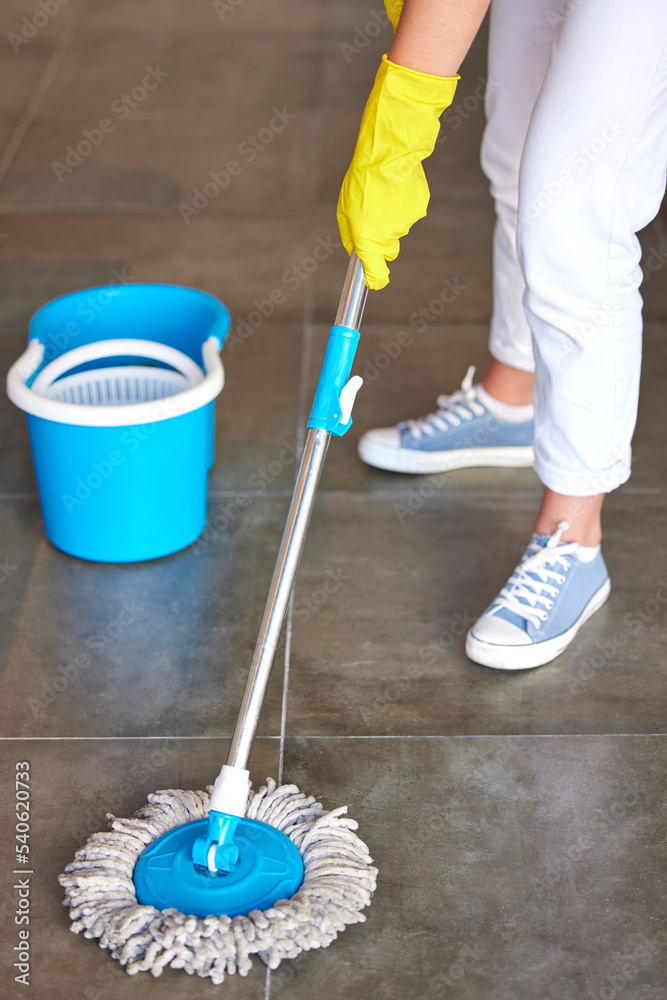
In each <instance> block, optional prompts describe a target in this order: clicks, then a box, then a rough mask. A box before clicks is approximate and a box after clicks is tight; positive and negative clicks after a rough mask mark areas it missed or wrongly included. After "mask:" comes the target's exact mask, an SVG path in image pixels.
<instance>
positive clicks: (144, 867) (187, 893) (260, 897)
mask: <svg viewBox="0 0 667 1000" xmlns="http://www.w3.org/2000/svg"><path fill="white" fill-rule="evenodd" d="M207 827H208V820H207V819H198V820H195V821H194V822H192V823H184V824H183V825H182V826H177V827H174V829H173V830H169V831H168V832H167V833H165V834H163V835H162V836H161V837H158V839H157V840H155V841H153V843H152V844H150V845H149V846H148V847H147V848H146V850H145V851H144V853H143V854H142V855H141V857H140V858H139V860H138V861H137V864H136V866H135V869H134V885H135V889H136V893H137V900H138V902H139V903H141V904H142V906H155V907H156V908H157V909H158V910H166V909H168V908H169V907H172V908H173V909H175V910H179V911H180V912H181V913H191V914H194V916H196V917H202V918H203V917H207V916H209V915H213V916H217V917H219V916H222V915H223V914H226V915H227V916H229V917H236V916H238V915H239V914H243V915H247V914H248V913H250V911H251V910H266V909H268V908H269V907H270V906H273V905H274V904H275V903H276V902H278V900H280V899H289V898H290V896H293V895H294V893H295V892H296V891H297V889H298V888H299V886H300V885H301V883H302V882H303V860H302V858H301V855H300V853H299V850H298V848H297V847H296V846H295V845H294V844H293V843H292V841H291V840H290V839H289V837H287V836H286V835H285V834H284V833H282V832H281V831H280V830H277V829H276V828H275V827H273V826H269V825H268V823H260V822H258V821H257V820H254V819H245V818H244V819H241V820H239V824H238V827H237V829H236V832H235V834H234V841H235V843H236V844H237V846H238V848H239V863H238V865H237V867H236V868H235V869H234V871H232V872H228V873H225V874H222V875H213V876H211V873H209V872H206V870H205V869H202V868H199V866H197V868H195V865H194V863H193V861H192V845H193V844H194V842H195V840H196V839H197V838H198V837H202V836H206V830H207Z"/></svg>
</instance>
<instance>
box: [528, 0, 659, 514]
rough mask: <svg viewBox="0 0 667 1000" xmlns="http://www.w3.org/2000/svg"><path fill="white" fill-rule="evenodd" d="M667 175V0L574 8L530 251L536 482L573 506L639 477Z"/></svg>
mask: <svg viewBox="0 0 667 1000" xmlns="http://www.w3.org/2000/svg"><path fill="white" fill-rule="evenodd" d="M666 164H667V4H666V3H665V0H634V2H633V3H628V2H627V0H572V3H571V6H570V13H569V15H568V16H567V18H566V19H565V21H564V22H563V24H562V26H561V28H560V31H559V33H558V35H557V37H556V39H555V42H554V46H553V51H552V57H551V60H550V63H549V67H548V69H547V73H546V76H545V80H544V84H543V86H542V89H541V91H540V94H539V97H538V99H537V102H536V104H535V108H534V110H533V114H532V117H531V122H530V127H529V130H528V135H527V138H526V143H525V147H524V153H523V157H522V161H521V172H520V180H519V191H520V195H519V222H518V230H517V243H518V252H519V259H520V261H521V265H522V269H523V273H524V278H525V281H526V294H525V297H524V305H525V309H526V315H527V317H528V321H529V324H530V327H531V330H532V333H533V342H534V351H535V363H536V364H535V394H534V402H535V449H536V461H535V469H536V471H537V473H538V475H539V476H540V478H541V479H542V481H543V483H544V484H545V485H546V486H548V487H550V488H551V489H552V490H555V491H556V492H557V493H563V494H566V495H570V496H591V495H594V494H596V493H602V492H608V491H609V490H612V489H615V488H616V487H617V486H619V485H620V484H621V483H623V482H625V480H626V479H627V478H628V476H629V474H630V441H631V438H632V433H633V431H634V426H635V420H636V414H637V397H638V390H639V373H640V365H641V331H642V321H641V308H642V300H641V295H640V293H639V285H640V282H641V278H642V272H641V267H640V264H639V262H640V257H641V250H640V246H639V241H638V239H637V237H636V235H635V234H636V232H637V231H638V230H639V229H641V228H642V227H643V226H645V225H647V224H648V223H649V222H650V221H651V219H652V218H653V217H654V216H655V214H656V212H657V211H658V209H659V206H660V201H661V199H662V196H663V193H664V190H665V173H666Z"/></svg>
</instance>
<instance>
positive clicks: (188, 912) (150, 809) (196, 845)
mask: <svg viewBox="0 0 667 1000" xmlns="http://www.w3.org/2000/svg"><path fill="white" fill-rule="evenodd" d="M366 294H367V289H366V285H365V281H364V273H363V268H362V266H361V263H360V261H359V259H358V258H357V256H356V254H355V253H353V254H352V256H351V258H350V264H349V267H348V270H347V275H346V278H345V284H344V286H343V292H342V295H341V300H340V304H339V307H338V313H337V315H336V322H335V325H334V326H333V327H332V328H331V332H330V334H329V340H328V343H327V349H326V353H325V357H324V363H323V366H322V371H321V374H320V378H319V382H318V386H317V390H316V393H315V400H314V403H313V408H312V411H311V414H310V420H309V422H308V428H309V430H308V435H307V438H306V443H305V447H304V452H303V457H302V459H301V465H300V468H299V473H298V476H297V480H296V485H295V488H294V495H293V497H292V502H291V505H290V509H289V513H288V516H287V523H286V525H285V531H284V533H283V538H282V541H281V545H280V550H279V552H278V557H277V560H276V567H275V570H274V573H273V578H272V580H271V586H270V589H269V595H268V598H267V603H266V608H265V611H264V616H263V618H262V623H261V626H260V631H259V636H258V639H257V645H256V647H255V652H254V654H253V659H252V663H251V666H250V671H249V675H248V680H247V682H246V687H245V691H244V695H243V701H242V704H241V709H240V712H239V717H238V720H237V723H236V728H235V731H234V736H233V738H232V744H231V748H230V751H229V756H228V759H227V763H226V764H223V766H222V770H221V771H220V774H219V775H218V777H217V779H216V781H215V784H214V785H213V786H209V787H208V788H207V789H206V791H184V790H182V789H165V790H162V791H158V792H155V793H154V794H152V795H149V796H148V803H147V804H146V805H145V806H143V807H142V808H141V809H139V811H138V812H137V813H136V814H135V816H134V817H132V818H130V819H119V818H116V817H115V816H112V815H110V814H109V815H108V816H107V819H108V820H109V823H110V830H109V831H108V832H100V833H94V834H92V836H91V837H89V839H88V841H87V842H86V844H85V845H84V846H83V847H82V848H81V849H80V850H79V851H77V853H76V855H75V858H74V861H73V862H71V864H69V865H68V866H67V868H66V869H65V874H63V875H61V876H60V878H59V881H60V884H61V885H62V886H63V888H64V889H65V897H66V898H65V901H64V902H65V906H67V907H69V915H70V918H71V920H72V924H71V928H70V929H71V930H72V931H74V933H77V934H78V933H83V935H84V936H85V937H87V938H92V939H97V940H98V942H99V945H100V947H101V948H106V949H108V950H109V951H110V952H111V955H112V957H113V958H115V959H117V960H118V961H119V962H120V963H121V965H122V966H124V968H125V969H126V971H127V972H128V973H129V974H130V975H134V974H135V973H137V972H144V971H150V972H151V973H152V974H153V975H154V976H159V975H160V973H161V972H162V970H163V969H164V968H166V967H167V966H169V967H171V968H172V969H184V970H185V972H187V973H189V974H190V975H192V974H196V975H198V976H202V977H209V978H210V979H211V980H212V982H213V983H215V984H216V985H218V984H220V983H222V982H223V980H224V977H225V975H226V974H227V975H232V974H234V973H238V974H239V975H242V976H245V975H247V974H248V972H249V971H250V968H251V967H252V962H251V956H252V955H258V956H259V958H260V959H261V960H262V961H264V962H265V963H266V965H268V966H269V968H271V969H276V968H277V967H278V965H279V964H280V962H281V961H282V960H283V959H285V958H295V957H296V956H297V955H299V954H300V953H301V952H302V951H309V950H310V949H313V948H325V947H327V946H328V945H329V944H331V942H332V941H333V940H335V938H336V937H337V935H338V933H339V932H340V931H342V930H344V928H345V927H346V926H347V925H349V924H354V923H361V922H363V921H364V920H365V919H366V918H365V916H364V914H363V913H362V910H363V909H364V908H365V907H367V906H368V905H369V904H370V901H371V896H372V894H373V892H374V890H375V886H376V877H377V869H375V868H373V867H372V858H371V857H370V855H369V853H368V848H367V847H366V845H365V844H364V843H363V841H362V840H361V839H360V838H359V837H358V836H357V834H356V833H355V830H356V829H357V823H356V822H355V821H354V820H353V819H350V818H349V817H348V816H347V815H346V814H347V807H346V806H341V807H339V808H337V809H333V810H330V811H326V810H325V809H324V808H323V806H322V805H321V804H320V803H319V802H317V801H315V798H314V797H313V796H312V795H310V796H307V795H304V794H303V793H302V792H300V791H299V789H298V788H297V787H296V786H295V785H280V786H276V783H275V781H273V780H271V779H268V780H267V783H266V785H264V786H263V787H261V788H260V789H259V790H258V791H256V792H253V791H252V789H251V786H250V779H249V772H248V770H247V763H248V760H249V757H250V750H251V748H252V744H253V741H254V737H255V732H256V729H257V723H258V721H259V714H260V711H261V706H262V702H263V700H264V694H265V691H266V687H267V684H268V680H269V675H270V672H271V667H272V665H273V659H274V655H275V650H276V647H277V645H278V641H279V638H280V632H281V630H282V626H283V622H284V620H285V614H286V612H287V606H288V603H289V599H290V594H291V592H292V587H293V584H294V579H295V577H296V572H297V569H298V566H299V561H300V558H301V552H302V550H303V545H304V542H305V537H306V532H307V530H308V524H309V522H310V516H311V513H312V509H313V506H314V502H315V497H316V494H317V487H318V484H319V480H320V476H321V473H322V468H323V466H324V460H325V457H326V453H327V448H328V445H329V441H330V439H331V436H332V435H335V436H342V435H343V434H344V433H345V432H346V431H347V430H348V429H349V428H350V426H351V424H352V420H351V412H352V406H353V404H354V399H355V396H356V394H357V391H358V389H359V387H360V386H361V385H362V382H363V380H362V379H361V378H360V377H359V376H353V377H352V378H350V370H351V367H352V362H353V360H354V354H355V351H356V347H357V343H358V341H359V326H360V323H361V317H362V314H363V309H364V304H365V301H366Z"/></svg>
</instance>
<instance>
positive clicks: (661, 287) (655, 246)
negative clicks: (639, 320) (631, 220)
mask: <svg viewBox="0 0 667 1000" xmlns="http://www.w3.org/2000/svg"><path fill="white" fill-rule="evenodd" d="M665 219H667V209H665V208H663V211H662V213H661V215H659V216H658V218H657V219H655V220H654V221H653V222H652V223H651V225H649V226H647V227H646V229H643V230H642V231H641V233H639V238H640V242H641V246H642V251H643V253H642V270H643V273H644V282H643V284H642V287H641V293H642V298H643V299H644V318H645V319H656V320H662V322H663V323H664V322H665V320H667V272H666V271H665V265H666V264H667V232H666V231H665Z"/></svg>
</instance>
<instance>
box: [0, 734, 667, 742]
mask: <svg viewBox="0 0 667 1000" xmlns="http://www.w3.org/2000/svg"><path fill="white" fill-rule="evenodd" d="M648 736H651V737H654V736H663V737H667V733H611V732H610V733H449V734H448V733H440V734H438V733H432V734H428V733H423V734H422V735H421V736H409V735H407V734H404V735H392V734H389V733H378V734H377V735H374V736H370V735H369V736H353V735H350V736H345V735H341V736H334V735H332V734H324V735H322V736H316V735H302V734H295V735H294V736H292V737H290V738H291V739H294V740H406V741H416V740H570V739H595V738H596V737H599V738H600V739H609V738H612V739H614V738H616V737H619V738H620V737H624V738H628V739H634V738H635V737H639V738H643V737H648ZM231 738H232V737H231V736H0V743H28V742H31V743H49V742H51V743H65V742H69V743H73V742H75V741H78V742H88V743H92V742H97V743H122V742H127V743H138V742H147V741H148V740H156V741H157V740H162V741H164V740H172V741H175V740H181V741H183V742H186V741H187V742H194V741H195V740H199V741H202V742H203V741H209V742H211V741H213V740H228V741H231ZM271 740H278V741H280V736H258V737H257V738H256V742H257V743H262V742H269V741H271Z"/></svg>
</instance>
